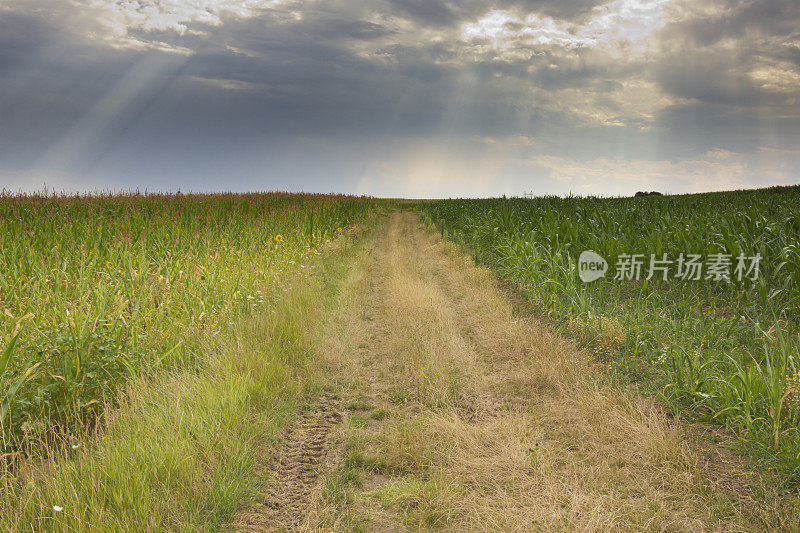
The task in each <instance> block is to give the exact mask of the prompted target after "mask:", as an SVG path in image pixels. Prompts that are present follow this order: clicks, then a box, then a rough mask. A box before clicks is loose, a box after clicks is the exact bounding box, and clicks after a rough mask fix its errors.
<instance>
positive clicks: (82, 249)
mask: <svg viewBox="0 0 800 533" xmlns="http://www.w3.org/2000/svg"><path fill="white" fill-rule="evenodd" d="M85 251H86V245H85V244H81V252H85Z"/></svg>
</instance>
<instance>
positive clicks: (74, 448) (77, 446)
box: [72, 444, 81, 450]
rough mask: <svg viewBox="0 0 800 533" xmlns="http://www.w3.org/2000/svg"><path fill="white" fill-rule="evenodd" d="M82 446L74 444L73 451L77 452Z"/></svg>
mask: <svg viewBox="0 0 800 533" xmlns="http://www.w3.org/2000/svg"><path fill="white" fill-rule="evenodd" d="M80 446H81V445H80V444H73V445H72V449H73V450H77V449H78V448H80Z"/></svg>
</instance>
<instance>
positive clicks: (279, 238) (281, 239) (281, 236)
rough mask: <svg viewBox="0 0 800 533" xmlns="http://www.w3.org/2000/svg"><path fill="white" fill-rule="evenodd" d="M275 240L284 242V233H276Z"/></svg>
mask: <svg viewBox="0 0 800 533" xmlns="http://www.w3.org/2000/svg"><path fill="white" fill-rule="evenodd" d="M275 240H276V241H278V242H283V235H275Z"/></svg>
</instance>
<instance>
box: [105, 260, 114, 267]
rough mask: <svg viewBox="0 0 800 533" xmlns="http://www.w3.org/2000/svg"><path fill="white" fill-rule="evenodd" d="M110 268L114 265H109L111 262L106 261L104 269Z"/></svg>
mask: <svg viewBox="0 0 800 533" xmlns="http://www.w3.org/2000/svg"><path fill="white" fill-rule="evenodd" d="M112 266H114V265H112V264H111V261H106V268H111V267H112Z"/></svg>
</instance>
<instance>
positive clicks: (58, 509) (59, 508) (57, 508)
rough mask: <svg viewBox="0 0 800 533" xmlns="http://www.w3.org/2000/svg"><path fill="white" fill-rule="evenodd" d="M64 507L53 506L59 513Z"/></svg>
mask: <svg viewBox="0 0 800 533" xmlns="http://www.w3.org/2000/svg"><path fill="white" fill-rule="evenodd" d="M63 509H64V508H63V507H61V506H60V505H54V506H53V510H54V511H55V512H57V513H58V512H61V511H62V510H63Z"/></svg>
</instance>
